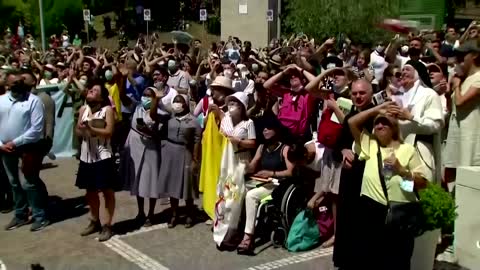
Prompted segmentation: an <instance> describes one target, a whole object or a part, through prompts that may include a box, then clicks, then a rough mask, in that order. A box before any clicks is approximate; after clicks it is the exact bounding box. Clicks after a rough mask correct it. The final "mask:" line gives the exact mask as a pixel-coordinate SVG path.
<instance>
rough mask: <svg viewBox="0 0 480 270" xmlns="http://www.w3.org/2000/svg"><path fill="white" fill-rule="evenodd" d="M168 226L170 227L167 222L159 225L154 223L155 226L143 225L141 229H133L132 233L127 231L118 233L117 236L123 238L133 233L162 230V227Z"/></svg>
mask: <svg viewBox="0 0 480 270" xmlns="http://www.w3.org/2000/svg"><path fill="white" fill-rule="evenodd" d="M166 228H168V225H167V223H162V224H157V225H154V226H151V227H142V228H140V229H139V230H136V231H133V232H130V233H127V234H123V235H117V238H120V239H121V238H125V237H129V236H132V235H137V234H141V233H146V232H151V231H155V230H161V229H166Z"/></svg>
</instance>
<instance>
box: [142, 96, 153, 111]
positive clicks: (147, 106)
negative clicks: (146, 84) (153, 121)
mask: <svg viewBox="0 0 480 270" xmlns="http://www.w3.org/2000/svg"><path fill="white" fill-rule="evenodd" d="M141 101H142V106H143V108H145V109H146V110H148V109H150V107H151V106H152V98H151V97H142V100H141Z"/></svg>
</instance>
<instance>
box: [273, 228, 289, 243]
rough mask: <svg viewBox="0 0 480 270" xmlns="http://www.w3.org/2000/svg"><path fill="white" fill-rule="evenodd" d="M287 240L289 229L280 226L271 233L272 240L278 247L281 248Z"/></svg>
mask: <svg viewBox="0 0 480 270" xmlns="http://www.w3.org/2000/svg"><path fill="white" fill-rule="evenodd" d="M286 240H287V230H285V229H284V228H282V227H278V228H276V229H274V230H273V231H272V233H271V234H270V241H271V242H272V245H273V246H274V247H276V248H281V247H283V246H284V245H285V241H286Z"/></svg>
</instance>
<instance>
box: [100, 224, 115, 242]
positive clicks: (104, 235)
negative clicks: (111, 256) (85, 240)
mask: <svg viewBox="0 0 480 270" xmlns="http://www.w3.org/2000/svg"><path fill="white" fill-rule="evenodd" d="M112 236H113V231H112V226H108V225H105V226H103V228H102V232H101V233H100V236H99V237H98V241H100V242H105V241H108V240H110V238H112Z"/></svg>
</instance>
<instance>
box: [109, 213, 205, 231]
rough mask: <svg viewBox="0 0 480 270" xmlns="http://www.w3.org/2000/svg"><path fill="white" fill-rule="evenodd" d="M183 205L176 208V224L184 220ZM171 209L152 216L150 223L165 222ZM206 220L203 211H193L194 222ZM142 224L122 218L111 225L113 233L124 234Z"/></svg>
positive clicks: (181, 224)
mask: <svg viewBox="0 0 480 270" xmlns="http://www.w3.org/2000/svg"><path fill="white" fill-rule="evenodd" d="M185 211H186V209H185V207H179V208H178V216H179V221H178V225H177V226H183V224H184V222H185ZM171 216H172V214H171V210H170V208H168V209H165V210H163V211H162V212H160V213H157V214H155V215H154V216H153V219H152V220H151V221H152V225H157V224H164V223H167V222H168V221H169V220H170V218H171ZM206 220H207V216H206V214H205V213H204V212H203V211H199V210H198V209H197V210H196V211H195V223H196V224H199V223H202V222H205V221H206ZM142 226H143V224H140V223H139V222H138V221H137V220H136V219H135V218H133V219H129V220H124V221H120V222H117V223H115V224H114V225H113V230H114V231H115V234H117V235H124V234H127V233H130V232H134V231H136V230H139V229H140V228H142Z"/></svg>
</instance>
